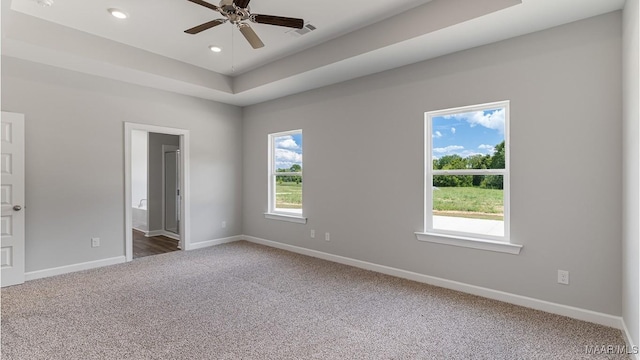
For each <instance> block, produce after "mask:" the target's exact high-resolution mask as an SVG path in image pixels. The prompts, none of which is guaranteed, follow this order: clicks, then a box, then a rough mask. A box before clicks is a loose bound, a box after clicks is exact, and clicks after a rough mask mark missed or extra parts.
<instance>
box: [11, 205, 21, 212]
mask: <svg viewBox="0 0 640 360" xmlns="http://www.w3.org/2000/svg"><path fill="white" fill-rule="evenodd" d="M13 210H15V211H20V210H22V206H20V205H16V206H14V207H13Z"/></svg>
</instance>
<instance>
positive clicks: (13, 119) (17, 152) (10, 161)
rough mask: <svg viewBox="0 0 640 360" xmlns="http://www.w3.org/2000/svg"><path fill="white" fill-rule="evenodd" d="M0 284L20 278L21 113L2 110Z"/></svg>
mask: <svg viewBox="0 0 640 360" xmlns="http://www.w3.org/2000/svg"><path fill="white" fill-rule="evenodd" d="M1 123H2V126H1V128H0V140H1V142H2V165H1V167H0V172H1V174H2V190H1V193H2V234H1V241H2V245H1V246H0V272H1V273H2V281H1V284H2V286H9V285H15V284H22V283H23V282H24V221H25V216H24V210H23V207H24V115H23V114H16V113H9V112H4V111H3V112H2V122H1Z"/></svg>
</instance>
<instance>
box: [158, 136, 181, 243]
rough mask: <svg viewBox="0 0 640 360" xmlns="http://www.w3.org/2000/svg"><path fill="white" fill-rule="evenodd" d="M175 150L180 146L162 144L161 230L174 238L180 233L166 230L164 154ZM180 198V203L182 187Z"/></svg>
mask: <svg viewBox="0 0 640 360" xmlns="http://www.w3.org/2000/svg"><path fill="white" fill-rule="evenodd" d="M175 150H178V151H179V150H180V147H179V146H174V145H166V144H162V231H163V232H166V234H165V236H167V237H170V238H175V237H179V236H180V234H174V233H172V232H171V231H169V230H167V207H166V205H167V189H166V188H165V187H166V186H167V183H166V168H165V166H166V164H165V161H166V160H165V155H166V153H167V152H168V151H175ZM180 187H182V184H180ZM180 198H181V199H180V203H182V189H180ZM180 215H181V216H182V213H180ZM180 220H181V219H180ZM178 231H180V228H179V227H178Z"/></svg>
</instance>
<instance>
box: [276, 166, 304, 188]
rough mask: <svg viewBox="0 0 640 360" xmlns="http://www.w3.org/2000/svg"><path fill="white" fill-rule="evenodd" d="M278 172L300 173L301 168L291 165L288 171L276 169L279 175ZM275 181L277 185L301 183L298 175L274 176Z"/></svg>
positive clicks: (300, 177)
mask: <svg viewBox="0 0 640 360" xmlns="http://www.w3.org/2000/svg"><path fill="white" fill-rule="evenodd" d="M279 172H288V173H292V172H302V166H300V165H299V164H293V165H291V167H290V168H288V169H277V170H276V173H279ZM276 181H277V183H278V184H282V183H296V184H300V183H301V182H302V176H300V175H276Z"/></svg>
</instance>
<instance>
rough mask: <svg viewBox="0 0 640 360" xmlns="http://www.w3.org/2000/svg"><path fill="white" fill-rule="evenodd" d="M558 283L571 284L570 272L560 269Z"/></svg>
mask: <svg viewBox="0 0 640 360" xmlns="http://www.w3.org/2000/svg"><path fill="white" fill-rule="evenodd" d="M558 284H564V285H569V272H568V271H566V270H558Z"/></svg>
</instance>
